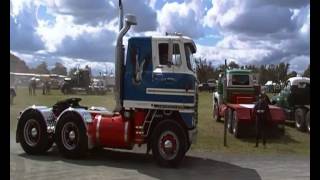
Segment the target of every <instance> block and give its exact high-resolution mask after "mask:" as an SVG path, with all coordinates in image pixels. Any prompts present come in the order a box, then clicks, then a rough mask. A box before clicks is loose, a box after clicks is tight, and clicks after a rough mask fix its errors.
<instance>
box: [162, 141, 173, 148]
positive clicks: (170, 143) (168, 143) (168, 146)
mask: <svg viewBox="0 0 320 180" xmlns="http://www.w3.org/2000/svg"><path fill="white" fill-rule="evenodd" d="M164 148H165V149H172V148H173V144H172V142H171V141H170V140H166V141H165V142H164Z"/></svg>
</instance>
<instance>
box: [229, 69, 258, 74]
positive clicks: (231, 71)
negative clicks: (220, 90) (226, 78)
mask: <svg viewBox="0 0 320 180" xmlns="http://www.w3.org/2000/svg"><path fill="white" fill-rule="evenodd" d="M227 73H229V74H250V73H252V70H249V69H228V70H227Z"/></svg>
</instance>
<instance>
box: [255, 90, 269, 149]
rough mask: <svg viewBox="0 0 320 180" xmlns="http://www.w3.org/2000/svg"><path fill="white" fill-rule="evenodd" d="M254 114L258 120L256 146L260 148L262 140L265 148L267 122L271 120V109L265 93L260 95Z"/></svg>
mask: <svg viewBox="0 0 320 180" xmlns="http://www.w3.org/2000/svg"><path fill="white" fill-rule="evenodd" d="M253 114H254V117H255V120H256V146H255V147H258V146H259V139H260V138H262V143H263V146H264V147H265V146H266V132H267V121H268V120H269V119H270V116H271V115H270V109H269V106H268V101H267V98H266V95H265V94H264V93H262V94H259V100H258V101H257V102H256V103H255V105H254V108H253Z"/></svg>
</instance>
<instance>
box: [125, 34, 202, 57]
mask: <svg viewBox="0 0 320 180" xmlns="http://www.w3.org/2000/svg"><path fill="white" fill-rule="evenodd" d="M149 38H150V39H152V40H154V41H159V40H160V41H161V40H168V39H171V40H181V41H182V42H183V43H191V44H192V45H193V48H194V49H193V51H194V53H195V52H196V51H197V47H196V45H195V43H194V41H193V40H192V39H191V38H190V37H188V36H182V35H167V36H160V35H155V36H135V37H130V38H129V40H130V39H132V40H134V39H149Z"/></svg>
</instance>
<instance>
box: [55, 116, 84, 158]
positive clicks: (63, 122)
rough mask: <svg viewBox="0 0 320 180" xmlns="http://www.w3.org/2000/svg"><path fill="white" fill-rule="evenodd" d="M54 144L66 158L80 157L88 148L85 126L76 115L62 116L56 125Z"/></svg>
mask: <svg viewBox="0 0 320 180" xmlns="http://www.w3.org/2000/svg"><path fill="white" fill-rule="evenodd" d="M55 137H56V144H57V146H58V149H59V151H60V153H61V154H62V155H63V156H65V157H67V158H80V157H83V156H85V155H86V153H87V150H88V138H87V135H86V128H85V126H84V124H83V123H82V122H81V120H80V119H78V118H77V116H75V115H72V114H68V115H65V116H63V117H62V118H61V119H60V120H59V122H58V124H57V126H56V134H55Z"/></svg>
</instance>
